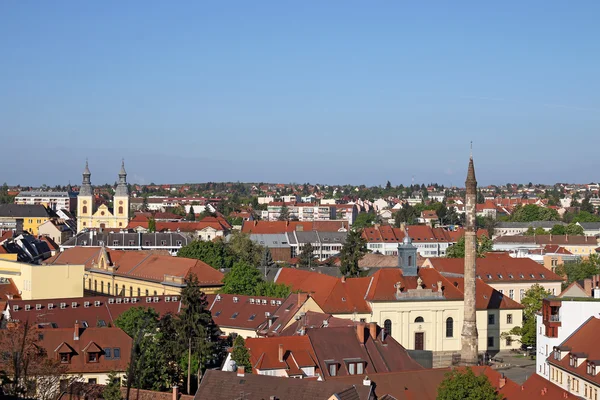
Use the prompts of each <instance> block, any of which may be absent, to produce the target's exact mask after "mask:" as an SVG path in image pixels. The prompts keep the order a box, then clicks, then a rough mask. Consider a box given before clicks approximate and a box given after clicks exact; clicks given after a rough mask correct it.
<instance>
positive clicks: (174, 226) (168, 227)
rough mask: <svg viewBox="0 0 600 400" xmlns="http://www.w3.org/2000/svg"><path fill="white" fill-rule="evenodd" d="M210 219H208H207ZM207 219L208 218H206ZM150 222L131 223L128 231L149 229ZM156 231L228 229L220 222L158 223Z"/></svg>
mask: <svg viewBox="0 0 600 400" xmlns="http://www.w3.org/2000/svg"><path fill="white" fill-rule="evenodd" d="M207 218H208V217H207ZM205 219H206V218H205ZM148 224H149V222H148V220H145V221H135V220H132V221H129V224H128V225H127V229H137V228H144V229H148ZM155 224H156V231H157V232H166V231H171V232H177V231H179V232H199V231H201V230H203V229H206V228H212V229H214V230H216V231H223V232H225V231H227V230H229V228H228V227H226V226H225V225H223V224H222V223H221V222H219V221H204V220H202V221H198V222H161V221H157V222H156V223H155Z"/></svg>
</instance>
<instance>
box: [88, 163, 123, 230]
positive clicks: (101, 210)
mask: <svg viewBox="0 0 600 400" xmlns="http://www.w3.org/2000/svg"><path fill="white" fill-rule="evenodd" d="M91 176H92V174H91V172H90V169H89V166H88V163H87V161H86V162H85V169H84V170H83V181H82V183H81V188H80V189H79V195H78V196H77V231H78V232H81V231H82V230H84V229H93V228H96V229H98V228H121V229H125V228H127V224H128V223H129V189H128V187H127V172H125V162H124V161H122V162H121V170H120V171H119V180H118V183H117V187H116V188H115V195H114V197H113V208H112V210H111V209H110V208H108V206H107V205H106V204H101V205H100V206H98V207H96V201H95V196H94V190H93V188H92V182H91Z"/></svg>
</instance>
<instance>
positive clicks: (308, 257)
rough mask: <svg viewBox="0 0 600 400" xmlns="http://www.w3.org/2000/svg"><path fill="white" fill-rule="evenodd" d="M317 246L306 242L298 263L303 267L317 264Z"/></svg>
mask: <svg viewBox="0 0 600 400" xmlns="http://www.w3.org/2000/svg"><path fill="white" fill-rule="evenodd" d="M314 252H315V248H314V246H313V245H312V244H310V243H306V244H304V245H303V246H302V251H301V252H300V254H298V264H299V265H300V266H301V267H309V266H312V265H315V264H316V263H315V254H314Z"/></svg>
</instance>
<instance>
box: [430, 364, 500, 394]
mask: <svg viewBox="0 0 600 400" xmlns="http://www.w3.org/2000/svg"><path fill="white" fill-rule="evenodd" d="M502 398H503V396H502V395H501V394H499V393H498V392H497V391H496V388H495V387H494V386H492V383H491V382H490V380H489V379H488V377H487V376H486V375H485V374H483V373H482V374H481V375H479V376H477V375H475V374H474V373H473V370H472V369H471V368H466V369H465V370H457V369H455V370H453V371H450V372H448V373H447V374H446V375H445V378H444V380H443V381H442V382H441V383H440V386H439V387H438V393H437V400H502Z"/></svg>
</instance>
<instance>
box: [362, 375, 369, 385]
mask: <svg viewBox="0 0 600 400" xmlns="http://www.w3.org/2000/svg"><path fill="white" fill-rule="evenodd" d="M363 386H371V380H370V379H369V377H368V376H365V379H363Z"/></svg>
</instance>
